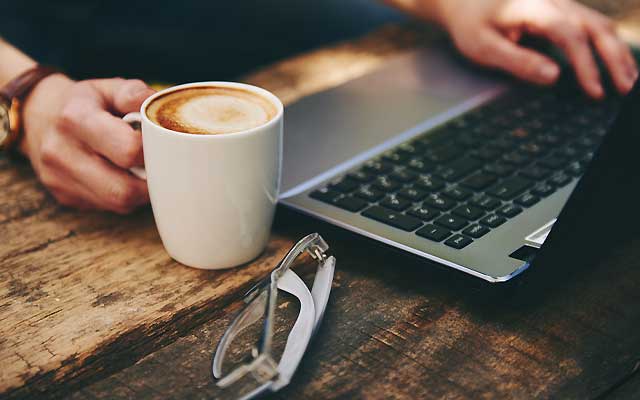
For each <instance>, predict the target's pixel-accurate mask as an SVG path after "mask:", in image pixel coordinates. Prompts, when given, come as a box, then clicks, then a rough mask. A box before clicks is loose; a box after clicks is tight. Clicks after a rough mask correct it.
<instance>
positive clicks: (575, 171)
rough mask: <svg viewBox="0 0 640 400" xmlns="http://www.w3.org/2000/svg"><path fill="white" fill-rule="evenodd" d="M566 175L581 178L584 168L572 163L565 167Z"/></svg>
mask: <svg viewBox="0 0 640 400" xmlns="http://www.w3.org/2000/svg"><path fill="white" fill-rule="evenodd" d="M567 173H568V174H569V175H571V176H581V175H582V174H583V173H584V166H583V165H582V164H580V163H579V162H577V161H574V162H572V163H571V164H569V166H568V167H567Z"/></svg>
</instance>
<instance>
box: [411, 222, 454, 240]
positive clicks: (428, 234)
mask: <svg viewBox="0 0 640 400" xmlns="http://www.w3.org/2000/svg"><path fill="white" fill-rule="evenodd" d="M416 234H417V235H418V236H422V237H424V238H427V239H430V240H433V241H434V242H442V241H443V240H445V239H446V238H448V237H449V236H450V235H451V231H448V230H446V229H444V228H440V227H437V226H435V225H427V226H425V227H424V228H422V229H418V230H417V231H416Z"/></svg>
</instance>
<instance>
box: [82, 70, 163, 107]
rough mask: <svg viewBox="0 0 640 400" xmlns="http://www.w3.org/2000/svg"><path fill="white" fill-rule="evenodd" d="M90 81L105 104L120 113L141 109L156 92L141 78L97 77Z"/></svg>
mask: <svg viewBox="0 0 640 400" xmlns="http://www.w3.org/2000/svg"><path fill="white" fill-rule="evenodd" d="M90 82H91V84H92V85H93V86H94V87H95V89H96V90H97V91H98V92H99V93H100V94H101V95H102V98H103V100H104V102H105V105H106V106H107V107H108V108H109V109H112V110H113V111H115V112H116V113H119V114H120V115H124V114H127V113H130V112H134V111H140V106H141V105H142V103H143V102H144V101H145V100H146V99H147V97H149V96H151V95H152V94H154V93H155V91H154V90H153V89H151V88H150V87H149V86H147V85H146V84H145V83H144V82H143V81H141V80H139V79H127V80H125V79H120V78H114V79H96V80H93V81H90Z"/></svg>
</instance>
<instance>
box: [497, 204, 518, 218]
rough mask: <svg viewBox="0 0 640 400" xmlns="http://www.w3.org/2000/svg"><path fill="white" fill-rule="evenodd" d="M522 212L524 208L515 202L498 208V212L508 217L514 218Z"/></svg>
mask: <svg viewBox="0 0 640 400" xmlns="http://www.w3.org/2000/svg"><path fill="white" fill-rule="evenodd" d="M521 212H522V208H520V207H518V206H516V205H513V204H507V205H506V206H504V207H502V208H501V209H499V210H498V214H500V215H502V216H503V217H507V218H513V217H515V216H516V215H518V214H520V213H521Z"/></svg>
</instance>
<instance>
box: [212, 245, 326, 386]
mask: <svg viewBox="0 0 640 400" xmlns="http://www.w3.org/2000/svg"><path fill="white" fill-rule="evenodd" d="M328 249H329V246H328V245H327V243H326V242H325V241H324V239H322V237H321V236H320V235H319V234H317V233H312V234H310V235H307V236H305V237H304V238H302V239H301V240H300V241H298V243H296V244H295V245H294V246H293V247H292V248H291V249H290V250H289V252H288V253H287V254H286V256H285V257H284V258H283V259H282V261H280V262H279V263H278V265H277V266H276V267H275V268H274V269H273V270H272V271H271V273H270V274H269V275H268V276H267V277H265V279H263V280H261V281H260V282H258V283H257V284H256V285H255V286H254V287H252V288H251V289H250V290H249V291H248V292H247V293H246V294H245V297H244V302H245V303H246V305H245V306H244V307H243V308H242V309H241V310H240V311H239V313H238V314H237V315H236V317H235V318H234V320H233V322H232V323H231V324H230V325H229V327H228V328H227V330H226V331H225V333H224V335H223V336H222V338H221V339H220V342H219V343H218V346H217V348H216V352H215V355H214V358H213V362H212V372H213V376H214V378H215V379H216V380H217V382H216V384H217V385H218V386H219V387H222V388H226V387H229V386H230V385H232V384H233V383H235V382H237V381H238V380H240V379H241V378H243V377H244V376H246V375H248V374H251V375H252V376H253V378H254V379H255V380H256V381H257V382H258V383H259V384H260V386H259V387H258V388H257V389H255V390H254V391H252V392H250V393H249V394H247V395H246V396H244V397H243V398H251V397H254V396H256V395H258V394H260V393H262V392H264V391H266V390H271V391H276V390H278V389H280V388H281V387H283V386H286V385H287V384H288V383H289V381H290V380H291V377H292V376H293V374H294V373H295V370H296V369H297V367H298V364H299V363H300V361H301V359H302V356H303V355H304V353H305V351H306V348H307V346H308V344H309V341H310V340H311V337H312V336H313V334H314V333H315V331H316V330H317V328H318V326H319V322H320V320H321V319H322V316H323V314H324V310H325V308H326V304H327V301H328V299H329V293H330V291H331V284H332V282H333V274H334V270H335V261H336V260H335V257H333V256H328V255H327V254H326V252H327V250H328ZM305 252H306V253H307V254H309V255H310V256H311V257H312V258H313V259H314V260H316V261H317V263H318V267H317V271H316V276H315V279H314V282H313V287H312V290H311V292H310V291H309V289H308V288H307V286H306V285H305V284H304V282H303V281H302V280H301V279H300V278H299V277H298V276H297V275H296V274H295V273H294V272H293V270H291V265H293V262H294V261H295V260H296V259H297V258H298V257H299V256H300V255H301V254H303V253H305ZM279 289H280V290H284V291H286V292H289V293H291V294H293V295H294V296H296V297H298V300H300V313H299V315H298V318H297V320H296V322H295V324H294V326H293V328H292V329H291V332H290V333H289V337H288V339H287V343H286V345H285V349H284V352H283V354H282V357H281V359H280V362H279V363H278V362H276V361H275V359H274V357H273V355H272V343H273V320H274V315H275V309H276V305H277V299H278V290H279ZM263 303H264V306H263ZM263 316H265V320H264V323H263V328H262V333H261V335H260V339H259V341H258V343H257V344H256V346H254V348H253V349H252V360H251V361H250V362H249V363H245V364H242V365H240V366H239V367H236V368H235V369H234V370H233V371H231V372H229V373H228V374H226V375H225V376H223V375H222V364H223V362H224V357H225V355H226V351H227V349H228V348H229V346H230V345H231V343H232V342H233V340H234V339H235V338H236V337H237V335H238V334H240V333H241V332H242V331H243V330H244V329H245V328H247V327H248V326H250V325H253V324H254V323H255V322H257V321H258V320H259V319H260V318H261V317H263Z"/></svg>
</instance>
